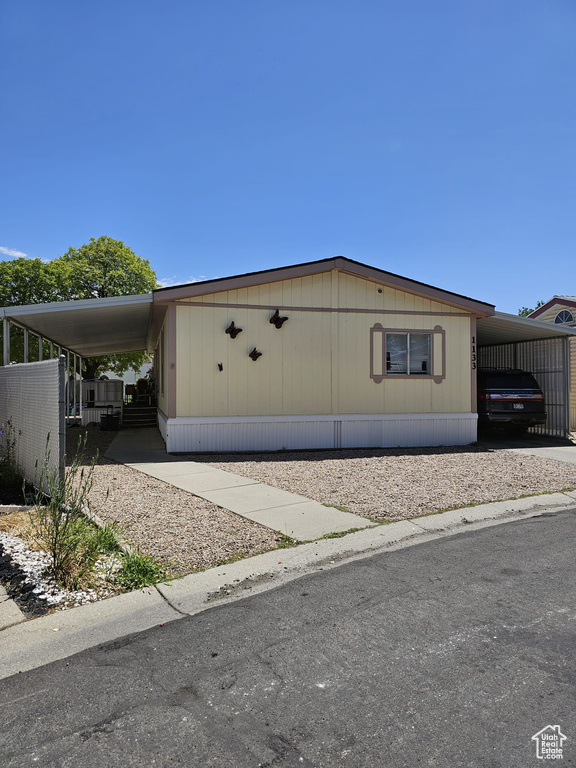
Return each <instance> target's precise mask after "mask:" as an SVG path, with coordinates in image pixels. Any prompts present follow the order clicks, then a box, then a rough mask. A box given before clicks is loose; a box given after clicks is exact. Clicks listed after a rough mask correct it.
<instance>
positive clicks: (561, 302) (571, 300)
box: [528, 296, 576, 318]
mask: <svg viewBox="0 0 576 768" xmlns="http://www.w3.org/2000/svg"><path fill="white" fill-rule="evenodd" d="M555 306H557V307H559V309H562V308H566V307H571V308H572V307H576V296H553V297H552V298H551V299H550V300H549V301H547V302H546V303H545V304H542V306H541V307H538V309H535V310H534V312H531V313H530V314H529V315H528V317H533V318H537V317H540V315H543V314H544V313H545V312H548V310H549V309H553V307H555Z"/></svg>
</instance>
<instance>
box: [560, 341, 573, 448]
mask: <svg viewBox="0 0 576 768" xmlns="http://www.w3.org/2000/svg"><path fill="white" fill-rule="evenodd" d="M562 346H563V352H564V376H563V379H564V402H565V404H566V407H565V408H564V437H568V435H569V434H570V390H571V386H570V337H569V336H565V337H564V338H563V339H562Z"/></svg>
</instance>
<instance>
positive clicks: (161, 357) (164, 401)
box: [154, 313, 175, 415]
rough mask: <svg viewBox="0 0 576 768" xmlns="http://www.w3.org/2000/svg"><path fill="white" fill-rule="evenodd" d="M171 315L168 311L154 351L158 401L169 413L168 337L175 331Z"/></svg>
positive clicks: (159, 408) (162, 408) (165, 412)
mask: <svg viewBox="0 0 576 768" xmlns="http://www.w3.org/2000/svg"><path fill="white" fill-rule="evenodd" d="M171 319H172V318H171V316H170V315H169V314H168V313H167V314H166V317H165V319H164V323H163V325H162V329H161V331H160V334H159V336H158V346H157V347H156V350H155V352H154V369H155V374H156V402H157V403H158V410H159V411H161V413H163V414H165V415H167V414H168V408H169V403H168V363H167V348H168V343H167V341H168V338H169V335H170V333H171V332H175V328H174V327H173V324H172V325H171Z"/></svg>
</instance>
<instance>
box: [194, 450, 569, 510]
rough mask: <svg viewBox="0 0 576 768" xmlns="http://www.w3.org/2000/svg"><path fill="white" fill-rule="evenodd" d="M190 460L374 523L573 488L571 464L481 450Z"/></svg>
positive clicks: (292, 454) (196, 457) (324, 453)
mask: <svg viewBox="0 0 576 768" xmlns="http://www.w3.org/2000/svg"><path fill="white" fill-rule="evenodd" d="M189 458H190V460H192V461H205V462H207V463H209V464H210V465H211V466H213V467H217V468H218V469H223V470H225V471H227V472H235V473H236V474H238V475H242V476H243V477H249V478H251V479H253V480H257V481H259V482H262V483H266V484H268V485H273V486H275V487H276V488H282V489H284V490H286V491H291V492H292V493H299V494H301V495H302V496H307V497H308V498H311V499H314V500H315V501H319V502H321V503H322V504H331V505H334V506H338V507H345V508H346V509H347V510H349V511H351V512H354V513H356V514H358V515H364V516H368V517H370V518H372V519H374V520H400V519H405V518H410V517H415V516H417V515H423V514H427V513H430V512H439V511H441V510H445V509H457V508H459V507H463V506H466V505H468V504H471V503H473V504H478V503H484V502H488V501H499V500H503V499H511V498H518V497H520V496H527V495H531V494H536V493H545V492H551V491H560V490H565V489H568V488H574V487H576V466H575V465H571V464H564V463H561V462H558V461H552V460H549V459H542V458H539V457H537V456H530V455H525V454H522V455H519V454H516V453H513V452H511V451H506V450H487V449H483V448H482V447H481V446H457V447H453V448H396V449H380V450H346V451H306V452H289V453H282V454H252V455H250V456H239V455H238V454H236V455H227V456H218V458H217V459H215V457H214V456H213V455H212V456H208V455H205V456H198V455H192V456H190V457H189Z"/></svg>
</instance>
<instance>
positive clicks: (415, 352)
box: [386, 332, 430, 376]
mask: <svg viewBox="0 0 576 768" xmlns="http://www.w3.org/2000/svg"><path fill="white" fill-rule="evenodd" d="M386 373H387V374H388V375H394V374H397V375H404V376H406V375H409V376H429V375H430V334H429V333H411V332H407V333H387V334H386Z"/></svg>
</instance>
